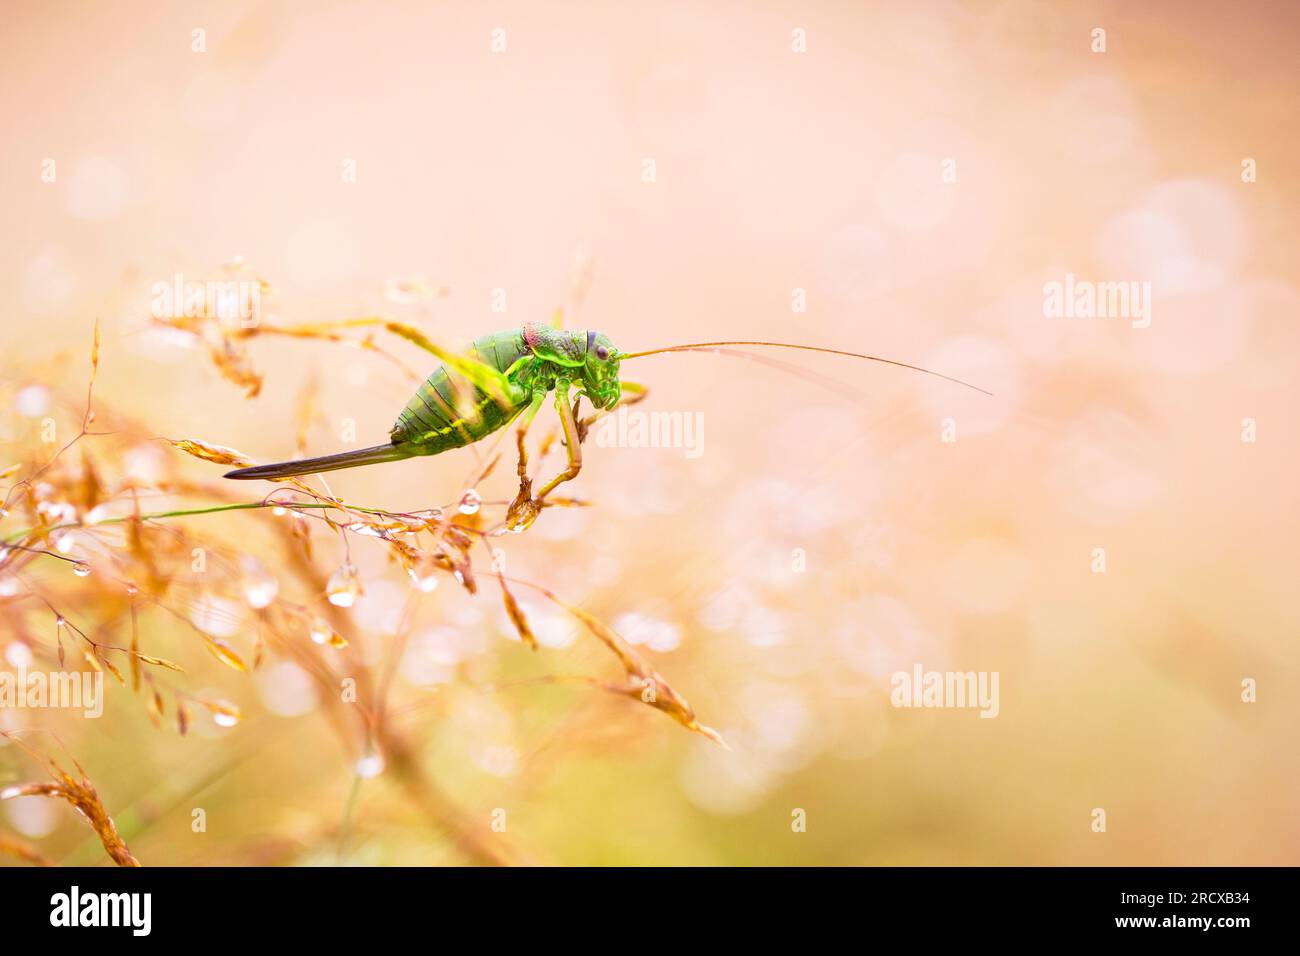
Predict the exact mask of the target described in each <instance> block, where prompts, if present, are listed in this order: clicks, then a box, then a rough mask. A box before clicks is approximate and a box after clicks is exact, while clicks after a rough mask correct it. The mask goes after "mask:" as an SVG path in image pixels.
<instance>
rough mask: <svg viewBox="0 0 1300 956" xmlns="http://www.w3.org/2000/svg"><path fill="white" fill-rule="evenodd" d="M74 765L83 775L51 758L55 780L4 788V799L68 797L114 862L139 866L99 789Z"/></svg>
mask: <svg viewBox="0 0 1300 956" xmlns="http://www.w3.org/2000/svg"><path fill="white" fill-rule="evenodd" d="M5 736H6V737H9V738H10V739H14V740H16V739H17V738H15V737H14V736H13V735H12V734H9V733H5ZM73 765H74V766H75V767H76V769H77V773H78V775H79V776H77V777H74V776H72V774H70V773H68V772H67V771H65V770H64V769H63V768H62V767H60V766H59V765H58V764H57V763H55V762H54V761H53V760H51V761H49V772H50V778H51V779H52V780H53V781H54V782H53V783H23V784H16V785H14V786H11V787H6V788H5V789H4V790H0V800H10V799H13V798H14V797H54V798H56V799H60V800H66V801H67V802H68V803H70V804H71V805H72V807H73V808H74V809H75V810H76V811H77V812H78V813H80V814H81V815H82V817H84V818H85V820H86V822H87V823H89V824H90V827H91V829H92V830H94V831H95V835H96V836H98V837H99V842H100V843H102V844H103V846H104V851H105V852H106V853H107V854H108V855H109V857H110V858H111V859H112V860H113V862H114V863H116V864H117V865H118V866H139V865H140V861H139V860H137V859H136V858H135V856H134V855H133V854H132V853H131V849H130V847H128V846H127V845H126V841H125V840H123V839H122V837H121V835H120V834H119V833H118V832H117V826H116V824H114V823H113V818H112V817H110V816H109V815H108V811H107V810H105V809H104V804H103V801H102V800H101V799H100V797H99V792H98V791H96V790H95V787H94V785H93V784H92V783H91V782H90V779H89V778H88V777H87V776H86V771H85V770H84V769H82V767H81V764H79V763H77V762H76V761H75V760H74V761H73Z"/></svg>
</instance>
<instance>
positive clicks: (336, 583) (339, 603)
mask: <svg viewBox="0 0 1300 956" xmlns="http://www.w3.org/2000/svg"><path fill="white" fill-rule="evenodd" d="M360 593H361V581H360V580H359V579H358V578H357V569H356V568H354V567H353V566H352V565H350V564H345V565H343V567H341V568H339V569H338V570H337V571H335V572H334V573H333V574H331V575H330V579H329V583H328V584H327V585H326V586H325V595H326V597H328V598H329V602H330V603H331V604H333V605H334V606H335V607H351V606H352V605H353V604H355V603H356V602H357V596H358V595H359V594H360Z"/></svg>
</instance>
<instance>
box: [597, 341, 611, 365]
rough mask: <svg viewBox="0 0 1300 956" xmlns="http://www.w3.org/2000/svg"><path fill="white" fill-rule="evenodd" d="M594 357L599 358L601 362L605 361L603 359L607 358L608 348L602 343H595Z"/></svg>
mask: <svg viewBox="0 0 1300 956" xmlns="http://www.w3.org/2000/svg"><path fill="white" fill-rule="evenodd" d="M596 358H598V359H600V360H601V361H602V362H603V361H605V359H607V358H609V349H607V348H605V346H603V345H597V346H596Z"/></svg>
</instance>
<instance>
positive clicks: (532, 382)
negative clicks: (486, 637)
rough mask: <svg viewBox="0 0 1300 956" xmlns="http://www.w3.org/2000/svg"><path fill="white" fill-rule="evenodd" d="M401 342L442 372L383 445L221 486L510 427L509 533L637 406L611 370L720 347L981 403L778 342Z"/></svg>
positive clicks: (406, 454)
mask: <svg viewBox="0 0 1300 956" xmlns="http://www.w3.org/2000/svg"><path fill="white" fill-rule="evenodd" d="M403 334H405V335H406V337H407V338H408V339H410V340H411V341H413V342H415V344H417V345H419V346H421V347H422V348H424V349H426V350H427V351H429V352H432V353H433V354H434V355H436V356H437V357H438V358H439V359H441V360H442V364H441V365H439V366H438V367H437V368H436V369H434V371H433V373H432V374H431V375H430V376H429V377H428V378H427V379H426V380H425V381H424V383H423V384H422V385H420V387H419V388H418V389H417V390H416V392H415V394H414V395H413V396H412V397H411V400H410V401H409V402H407V404H406V407H405V408H404V409H402V412H401V414H400V415H399V416H398V418H397V423H396V424H395V425H393V428H392V430H391V432H390V433H389V440H388V442H387V443H386V444H383V445H375V446H374V447H372V448H362V449H358V450H356V451H347V452H341V453H339V454H337V455H324V456H322V457H319V458H303V459H300V460H298V461H286V462H278V463H275V464H270V465H255V466H253V467H250V468H239V469H237V470H235V471H231V472H227V473H226V476H225V477H227V478H241V479H250V478H267V479H281V478H292V477H295V476H298V475H310V474H316V473H318V472H325V471H336V470H338V469H340V468H354V467H356V466H358V465H371V464H376V463H378V462H384V461H399V460H401V459H403V458H412V457H416V456H420V455H437V454H439V453H441V452H444V451H447V450H449V449H452V448H461V447H464V446H465V445H469V444H472V443H474V442H477V441H479V440H481V439H483V438H486V437H487V436H488V435H491V434H493V433H494V432H496V431H498V430H499V429H502V428H504V427H505V426H507V425H509V424H510V423H511V422H514V421H515V420H516V419H518V420H519V424H518V426H517V427H516V440H517V444H518V452H519V465H518V473H519V494H518V496H517V497H516V498H515V500H514V502H513V503H512V504H511V505H510V508H509V510H508V512H507V514H506V523H507V527H509V528H511V529H512V530H523V529H524V528H526V527H528V526H529V525H530V524H532V522H533V521H534V520H535V519H536V517H537V515H538V513H539V512H540V511H541V508H542V502H543V500H544V499H545V498H546V496H547V495H549V494H550V493H551V492H552V491H553V490H554V489H555V488H556V487H557V486H558V485H560V484H563V483H564V482H566V481H570V480H572V479H573V478H576V477H577V475H578V473H579V471H581V469H582V438H583V436H584V435H585V434H586V430H587V427H588V426H589V425H590V424H591V423H592V422H593V421H594V420H596V419H597V418H598V417H599V416H600V415H602V414H605V413H607V412H609V411H610V410H611V409H613V408H614V407H615V406H616V405H618V404H619V403H620V402H622V403H623V404H625V405H627V404H631V403H633V402H636V401H640V400H641V399H643V398H645V396H646V389H645V387H644V386H642V385H637V384H636V383H633V382H627V381H621V380H620V378H619V366H620V363H622V362H624V361H627V360H629V359H635V358H641V357H643V356H647V355H657V354H661V353H665V352H690V351H708V350H712V349H717V348H723V347H727V346H759V347H765V348H783V349H803V350H806V351H812V352H823V353H827V354H830V355H846V356H850V357H852V358H858V359H865V360H867V361H871V362H883V363H885V364H887V365H895V366H898V367H900V368H907V369H911V370H913V371H917V372H924V373H925V374H927V375H933V376H936V377H938V378H942V379H945V380H946V381H949V382H954V383H956V384H958V385H963V386H965V387H967V388H972V389H975V390H976V391H979V392H983V393H984V394H986V395H987V394H991V393H990V392H986V391H985V390H984V389H982V388H978V387H977V386H975V385H971V384H970V383H968V382H963V381H961V380H960V379H956V378H952V377H951V376H948V375H943V374H941V373H939V372H934V371H931V370H930V369H926V368H922V367H920V366H918V365H909V364H907V363H906V362H897V361H894V360H893V359H886V358H880V357H878V356H875V355H864V354H862V353H859V352H846V351H842V350H840V349H831V348H821V347H819V346H813V345H792V344H788V343H784V342H741V341H731V342H697V343H691V344H686V345H670V346H667V347H665V348H658V349H649V350H647V351H644V352H620V351H618V350H617V349H616V348H615V347H614V343H613V342H611V341H610V339H609V337H608V336H607V335H605V334H604V333H603V332H598V331H596V330H594V329H590V330H565V329H560V328H554V327H552V326H548V325H541V324H536V323H527V324H525V325H523V326H522V327H519V328H513V329H503V330H501V331H499V332H491V333H489V334H487V335H483V336H480V337H479V338H477V339H475V340H474V341H473V342H472V343H470V346H469V348H468V349H466V350H465V352H464V353H461V354H457V353H454V352H450V351H448V350H446V349H443V348H440V347H439V346H437V345H435V344H434V343H432V342H430V341H429V340H427V339H425V338H424V337H423V336H420V335H418V333H413V332H410V333H403ZM552 391H553V392H555V409H556V412H557V413H558V415H559V418H560V425H561V428H562V429H563V434H564V444H565V447H566V450H567V453H568V463H567V465H566V467H565V468H564V470H563V471H561V472H560V473H559V474H558V475H556V476H555V477H554V478H552V479H551V480H550V481H549V482H547V483H546V484H545V485H544V486H543V487H542V489H541V490H540V491H539V492H537V494H536V495H533V494H532V480H531V479H530V478H529V477H528V452H527V448H526V445H525V437H526V436H527V433H528V428H529V426H530V425H531V424H532V422H533V419H534V418H535V417H536V416H537V413H538V411H539V410H540V409H541V407H542V402H543V401H545V399H546V396H547V395H548V394H549V393H550V392H552ZM571 392H576V393H577V394H578V396H579V398H580V397H581V396H582V395H586V396H587V399H588V401H590V402H591V404H592V405H594V406H595V407H596V409H597V411H596V413H595V414H594V415H592V416H590V417H589V418H587V419H584V420H579V419H578V418H577V417H576V416H575V414H574V407H575V404H574V402H573V401H572V400H571V398H570V395H571Z"/></svg>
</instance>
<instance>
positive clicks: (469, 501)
mask: <svg viewBox="0 0 1300 956" xmlns="http://www.w3.org/2000/svg"><path fill="white" fill-rule="evenodd" d="M482 504H483V498H482V497H481V496H480V495H479V493H478V492H477V491H475V490H474V489H473V488H471V489H470V490H469V491H467V492H465V494H464V495H463V496H462V497H461V499H460V513H461V514H463V515H473V514H478V509H479V508H480V507H481V506H482Z"/></svg>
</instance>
